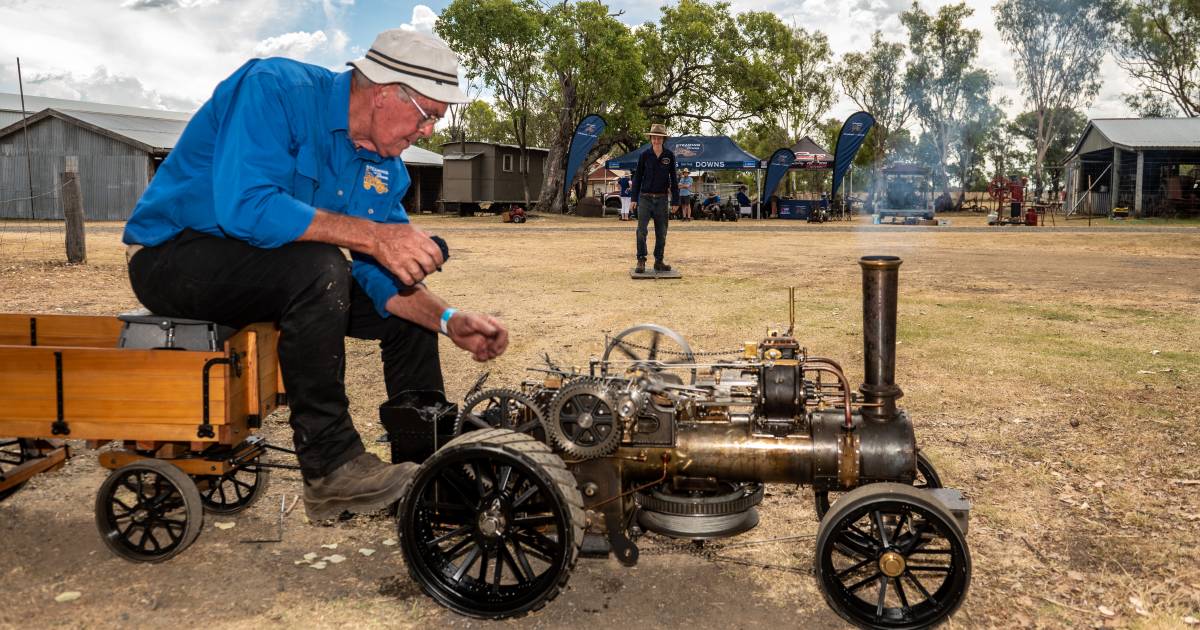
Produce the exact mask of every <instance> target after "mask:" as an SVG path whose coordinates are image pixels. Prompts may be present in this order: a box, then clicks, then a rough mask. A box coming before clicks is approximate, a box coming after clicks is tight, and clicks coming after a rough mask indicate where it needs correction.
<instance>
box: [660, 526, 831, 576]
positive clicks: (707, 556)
mask: <svg viewBox="0 0 1200 630" xmlns="http://www.w3.org/2000/svg"><path fill="white" fill-rule="evenodd" d="M809 538H816V534H801V535H799V536H782V537H780V538H770V539H767V540H753V541H749V542H742V543H732V544H728V545H723V544H721V543H716V544H715V545H708V544H706V543H705V542H704V541H694V542H674V541H668V542H664V543H659V544H656V545H654V546H645V547H640V551H641V555H643V556H647V555H649V556H653V555H668V554H683V555H688V556H692V557H695V558H700V559H702V560H707V561H709V562H728V563H730V564H739V565H742V566H747V567H755V568H759V569H774V570H777V571H786V572H788V573H798V574H801V575H812V569H810V568H808V567H797V566H788V565H783V564H771V563H769V562H755V561H753V560H746V559H744V558H733V557H730V556H724V555H721V553H720V552H721V551H722V550H724V549H728V548H733V547H751V546H756V545H766V544H770V543H776V542H785V541H790V540H803V539H809Z"/></svg>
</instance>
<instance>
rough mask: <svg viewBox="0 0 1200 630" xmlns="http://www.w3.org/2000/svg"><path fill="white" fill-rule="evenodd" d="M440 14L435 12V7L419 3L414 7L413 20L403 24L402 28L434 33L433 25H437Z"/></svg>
mask: <svg viewBox="0 0 1200 630" xmlns="http://www.w3.org/2000/svg"><path fill="white" fill-rule="evenodd" d="M437 19H438V16H437V14H436V13H434V12H433V9H430V8H429V7H427V6H425V5H423V4H418V5H417V6H415V7H413V11H412V20H410V21H409V23H408V24H401V25H400V28H402V29H404V30H406V31H421V32H422V33H432V32H433V27H434V26H436V25H437Z"/></svg>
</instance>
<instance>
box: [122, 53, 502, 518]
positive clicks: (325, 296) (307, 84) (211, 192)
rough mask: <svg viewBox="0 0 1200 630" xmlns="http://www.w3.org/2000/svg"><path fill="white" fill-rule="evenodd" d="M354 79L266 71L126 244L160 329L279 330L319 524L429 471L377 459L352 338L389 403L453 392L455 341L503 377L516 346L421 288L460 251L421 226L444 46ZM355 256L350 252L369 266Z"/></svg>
mask: <svg viewBox="0 0 1200 630" xmlns="http://www.w3.org/2000/svg"><path fill="white" fill-rule="evenodd" d="M349 65H351V66H353V68H352V69H351V70H348V71H346V72H343V73H340V74H339V73H335V72H332V71H330V70H326V69H324V68H320V67H317V66H312V65H308V64H304V63H300V62H297V61H292V60H287V59H255V60H252V61H250V62H248V63H246V64H245V65H243V66H242V67H241V68H239V69H238V70H237V71H236V72H234V73H233V75H231V76H230V77H229V78H228V79H226V80H224V81H222V82H221V83H220V84H219V85H217V88H216V90H215V91H214V92H213V95H212V98H211V99H210V100H209V101H208V102H206V103H205V104H204V105H203V106H202V107H201V108H200V110H199V111H197V112H196V115H195V116H194V117H193V118H192V120H191V121H190V122H189V123H188V125H187V128H186V129H185V130H184V132H183V135H182V136H181V137H180V139H179V142H178V143H177V144H176V146H175V148H174V150H173V151H172V152H171V154H170V156H168V157H167V159H166V160H165V161H164V162H163V164H162V166H161V167H160V168H159V170H158V172H157V173H156V174H155V177H154V179H153V181H151V183H150V186H149V187H148V188H147V189H146V192H145V194H144V195H143V196H142V198H141V200H140V201H139V202H138V204H137V207H136V208H134V211H133V215H132V216H131V218H130V220H129V222H128V223H127V224H126V227H125V234H124V238H123V240H124V242H125V243H126V244H127V245H128V253H127V255H128V257H129V279H130V283H131V284H132V286H133V291H134V293H135V294H136V295H137V297H138V299H139V300H141V302H142V304H144V305H145V306H146V307H148V308H149V309H151V310H152V311H154V312H155V313H157V314H160V315H166V316H174V317H188V318H196V319H204V320H211V321H215V322H218V323H221V324H226V325H230V326H235V327H237V326H243V325H245V324H249V323H252V322H256V321H274V322H278V323H279V326H280V328H281V331H282V334H281V336H280V341H279V361H280V365H281V368H282V372H283V384H284V387H285V388H286V389H287V392H288V404H289V406H290V408H291V425H292V430H293V439H294V442H295V446H296V454H297V458H298V459H299V462H300V469H301V473H302V474H303V477H304V505H305V508H306V510H307V511H308V514H309V516H310V518H312V519H314V520H321V519H327V518H332V517H335V516H337V515H338V514H340V513H342V512H343V511H351V512H368V511H373V510H376V509H380V508H383V507H386V506H388V505H390V504H391V503H393V502H395V501H396V500H398V499H399V498H400V496H401V495H402V494H403V492H404V490H405V487H406V485H407V482H408V481H409V480H410V479H411V477H412V474H413V472H414V471H415V468H416V467H415V465H413V464H401V465H390V466H389V465H387V464H384V463H383V462H381V461H380V460H379V458H377V457H375V456H374V455H372V454H369V453H367V452H366V450H365V448H364V446H363V443H362V439H361V438H360V436H359V434H358V432H357V431H356V430H355V428H354V425H353V423H352V422H351V419H350V414H349V410H348V409H349V401H348V400H347V397H346V389H345V385H344V382H343V374H344V371H345V337H346V336H350V337H355V338H359V339H375V340H379V343H380V348H381V355H382V359H383V369H384V378H385V381H386V383H387V389H388V394H389V396H394V395H396V394H397V393H399V392H400V391H403V390H406V389H432V390H442V389H443V384H442V374H441V365H440V363H439V360H438V349H437V345H438V344H437V332H438V331H440V332H441V333H442V334H445V335H447V336H448V337H449V338H450V340H451V341H453V342H454V343H455V345H457V346H459V347H460V348H462V349H464V350H466V351H467V352H469V353H471V355H472V356H473V357H474V358H475V360H477V361H487V360H489V359H492V358H494V357H496V356H499V355H500V354H502V353H503V352H504V350H505V349H506V347H507V345H508V332H507V330H506V328H505V327H504V325H503V324H502V323H501V322H500V321H498V320H496V319H495V318H493V317H490V316H487V315H483V314H475V313H469V312H465V311H458V310H456V309H454V308H451V307H449V306H448V305H447V304H446V303H445V302H444V301H443V300H442V299H441V298H439V297H437V296H436V295H434V294H433V293H432V292H431V291H430V290H429V289H428V288H426V287H425V285H424V284H422V283H421V280H422V279H423V278H424V277H425V276H427V275H428V274H430V273H432V272H434V271H435V270H437V269H438V268H439V267H440V266H441V265H442V263H443V262H444V255H443V251H442V249H441V248H440V247H439V246H438V244H437V243H435V242H434V241H433V240H432V239H431V238H430V236H429V235H428V234H426V233H425V232H423V231H422V230H420V229H418V228H416V227H414V226H413V225H412V224H411V223H409V218H408V214H407V212H406V211H405V209H404V206H403V205H402V204H401V200H402V199H403V198H404V194H405V191H406V190H407V189H408V186H409V182H410V180H409V175H408V171H407V169H406V168H405V166H404V163H403V162H402V161H401V159H400V157H399V156H400V153H401V152H402V151H403V150H404V149H406V148H408V147H409V146H410V145H411V144H412V143H413V142H415V141H416V140H418V139H420V138H424V137H428V136H429V135H430V134H431V133H432V132H433V127H434V125H435V123H436V122H437V121H438V119H439V118H441V117H442V116H443V115H444V114H445V112H446V109H447V107H448V106H449V105H450V104H451V103H462V102H466V101H467V100H468V99H467V96H466V95H465V94H464V93H463V92H462V91H461V90H460V89H459V87H458V56H457V55H456V54H455V53H454V52H452V51H451V50H450V49H449V48H448V47H447V46H446V45H445V44H444V43H443V42H441V41H440V40H438V39H436V38H434V37H432V36H429V35H424V34H420V33H416V32H411V31H405V30H390V31H385V32H384V33H382V34H380V35H379V36H378V38H376V40H375V42H374V44H373V45H372V46H371V49H370V50H369V51H367V53H366V55H365V56H364V57H363V58H362V59H358V60H355V61H353V62H351V63H350V64H349ZM340 248H345V249H348V250H350V253H351V258H352V261H349V260H347V259H346V257H345V256H344V255H343V253H342V250H341V249H340Z"/></svg>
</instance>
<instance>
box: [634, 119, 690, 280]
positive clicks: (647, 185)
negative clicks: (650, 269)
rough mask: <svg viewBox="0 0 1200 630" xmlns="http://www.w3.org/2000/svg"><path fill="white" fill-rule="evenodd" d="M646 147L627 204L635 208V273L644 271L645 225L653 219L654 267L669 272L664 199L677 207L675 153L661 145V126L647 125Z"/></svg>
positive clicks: (663, 129)
mask: <svg viewBox="0 0 1200 630" xmlns="http://www.w3.org/2000/svg"><path fill="white" fill-rule="evenodd" d="M646 135H648V136H650V148H649V149H647V150H645V151H642V155H641V156H640V157H639V158H638V163H637V168H635V169H634V170H633V191H632V197H631V199H632V200H631V202H630V207H631V209H633V210H636V211H637V218H638V227H637V267H636V269H635V271H636V273H645V272H646V228H647V225H648V224H649V223H650V219H654V270H655V271H670V270H671V266H670V265H668V264H666V263H665V262H663V253H664V251H665V250H666V248H667V201H668V199H669V200H670V202H671V206H672V207H673V208H674V209H675V210H678V209H679V176H678V175H676V173H675V154H674V153H672V152H671V151H670V150H669V149H667V148H666V147H665V146H663V143H664V142H666V140H667V137H668V136H669V135H670V134H669V133H667V128H666V126H665V125H659V124H654V125H651V126H650V133H648V134H646Z"/></svg>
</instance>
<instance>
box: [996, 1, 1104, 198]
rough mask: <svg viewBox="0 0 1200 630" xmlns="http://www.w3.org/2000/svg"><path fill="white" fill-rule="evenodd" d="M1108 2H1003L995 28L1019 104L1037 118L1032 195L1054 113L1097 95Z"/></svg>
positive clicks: (1054, 125) (1041, 178)
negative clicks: (1012, 67) (1011, 65)
mask: <svg viewBox="0 0 1200 630" xmlns="http://www.w3.org/2000/svg"><path fill="white" fill-rule="evenodd" d="M1116 9H1117V7H1116V3H1115V2H1114V1H1112V0H1003V1H1002V2H1000V3H999V4H997V5H996V6H995V9H994V11H995V15H996V28H997V29H999V31H1000V36H1001V37H1003V38H1004V41H1006V42H1008V45H1009V47H1010V49H1011V51H1012V54H1013V59H1014V60H1015V62H1016V70H1017V76H1018V77H1019V78H1020V80H1021V87H1022V90H1023V91H1024V94H1025V100H1026V102H1028V103H1029V106H1030V107H1031V108H1032V113H1033V114H1034V117H1035V118H1036V119H1037V126H1036V128H1035V134H1034V138H1033V144H1034V151H1035V155H1034V162H1033V182H1034V193H1035V194H1036V195H1037V196H1041V194H1042V191H1043V190H1045V185H1044V184H1045V162H1046V153H1047V151H1049V150H1050V147H1051V144H1052V141H1053V140H1054V139H1055V138H1057V137H1058V134H1059V130H1060V129H1061V127H1062V125H1063V122H1064V121H1063V120H1062V119H1061V118H1059V116H1058V114H1059V113H1061V112H1070V111H1074V110H1076V109H1082V108H1086V107H1087V106H1088V105H1090V104H1091V102H1092V99H1093V98H1095V96H1096V94H1097V93H1098V92H1099V91H1100V76H1099V75H1100V62H1101V61H1102V60H1103V59H1104V55H1103V54H1102V52H1101V51H1103V50H1106V49H1107V47H1108V42H1109V39H1110V27H1109V25H1110V24H1112V22H1113V21H1114V19H1115V17H1116V15H1117V10H1116Z"/></svg>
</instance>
